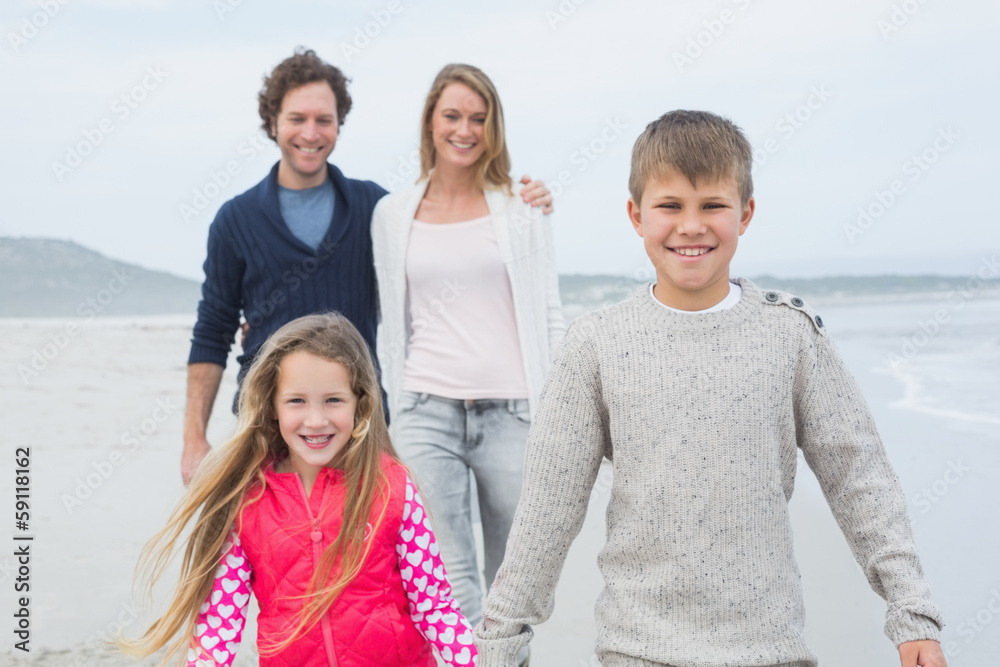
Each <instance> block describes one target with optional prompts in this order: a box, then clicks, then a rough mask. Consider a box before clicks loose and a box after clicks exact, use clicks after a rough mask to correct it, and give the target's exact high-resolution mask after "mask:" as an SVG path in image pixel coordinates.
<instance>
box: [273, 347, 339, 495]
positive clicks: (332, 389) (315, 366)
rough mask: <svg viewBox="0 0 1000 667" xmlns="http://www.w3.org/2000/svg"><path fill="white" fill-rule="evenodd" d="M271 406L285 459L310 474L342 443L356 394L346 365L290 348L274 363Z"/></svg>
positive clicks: (335, 453) (304, 472)
mask: <svg viewBox="0 0 1000 667" xmlns="http://www.w3.org/2000/svg"><path fill="white" fill-rule="evenodd" d="M278 369H279V370H278V386H277V389H276V391H275V394H274V411H275V414H276V415H277V419H278V429H279V430H280V431H281V437H282V439H283V440H284V441H285V444H286V445H288V464H289V465H290V466H291V468H292V469H293V470H294V471H295V472H297V473H299V475H300V476H302V477H303V478H305V477H311V478H313V479H314V478H315V476H316V473H318V472H319V468H321V467H324V466H329V465H330V463H331V462H332V461H333V459H334V457H335V456H336V455H337V454H338V453H339V452H340V451H341V450H342V449H343V448H344V447H345V446H346V445H347V443H348V441H349V440H350V439H351V432H352V431H353V430H354V410H355V409H356V408H357V405H358V399H357V396H355V395H354V392H353V391H352V390H351V378H350V376H349V375H348V373H347V369H346V368H344V366H342V365H341V364H339V363H337V362H335V361H328V360H326V359H323V358H321V357H317V356H316V355H313V354H310V353H308V352H302V351H298V352H292V353H291V354H288V355H286V356H285V358H284V359H282V360H281V364H280V365H279V366H278Z"/></svg>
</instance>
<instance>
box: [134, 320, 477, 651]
mask: <svg viewBox="0 0 1000 667" xmlns="http://www.w3.org/2000/svg"><path fill="white" fill-rule="evenodd" d="M196 515H197V518H196ZM189 524H193V528H192V530H191V534H190V536H189V537H188V538H187V539H186V545H185V549H184V559H183V563H182V568H181V580H180V586H179V587H178V589H177V591H176V592H175V594H174V597H173V601H172V602H171V604H170V607H169V608H168V609H167V611H166V613H165V614H164V615H163V616H162V617H161V618H159V619H158V620H157V621H156V622H154V623H153V625H152V626H151V627H150V628H149V630H147V631H146V633H145V634H144V635H143V636H142V637H140V638H139V639H137V640H135V641H124V640H121V641H120V642H119V645H120V646H121V647H122V648H123V650H125V651H126V652H127V653H130V654H132V655H136V656H146V655H149V654H151V653H153V652H155V651H157V650H158V649H160V648H161V647H164V646H166V647H167V655H166V657H165V658H164V662H166V661H167V660H169V659H170V657H171V656H173V655H176V654H177V653H178V652H180V651H182V650H183V649H185V648H187V649H188V652H187V661H188V665H189V666H195V665H225V666H228V665H230V664H231V663H232V661H233V658H234V657H235V653H236V650H237V648H238V646H239V642H240V637H241V632H242V630H243V625H244V620H245V618H246V608H247V603H248V601H249V598H250V591H251V589H252V590H253V592H254V594H255V595H256V596H257V601H258V603H259V606H260V615H259V617H258V619H257V625H258V648H259V650H260V655H261V659H260V664H261V665H262V666H267V665H282V666H284V665H288V666H293V665H294V666H296V667H301V666H312V665H316V666H319V665H324V666H326V665H339V666H341V667H349V666H354V665H357V666H363V667H376V666H377V667H385V666H386V665H400V666H402V665H406V666H407V667H409V666H411V665H419V666H421V667H424V666H426V667H432V666H433V665H434V664H435V661H434V657H433V654H432V651H431V645H433V646H435V647H436V648H437V649H438V651H439V653H440V655H441V657H442V658H443V659H444V661H445V662H446V663H447V664H448V665H472V664H475V662H476V650H475V647H474V646H473V645H472V632H471V627H470V625H469V623H468V621H466V619H465V617H464V616H462V614H461V612H460V611H459V608H458V605H457V604H456V603H455V601H454V600H453V599H452V598H451V596H450V587H449V584H448V581H447V579H446V578H445V572H444V567H443V565H442V563H441V560H440V557H439V555H438V547H437V543H436V540H435V537H434V533H433V532H432V531H431V527H430V523H429V521H428V519H427V517H426V512H425V510H424V507H423V506H422V503H421V498H420V494H419V493H417V491H416V488H415V486H414V484H413V482H412V480H410V478H409V477H408V476H407V471H406V468H405V467H403V465H402V464H401V463H400V461H399V459H398V458H397V457H396V454H395V452H394V450H393V447H392V444H391V443H390V440H389V436H388V432H387V428H386V425H385V418H384V415H383V410H382V399H381V391H380V389H379V384H378V379H377V377H376V375H375V370H374V367H373V365H372V360H371V356H370V354H369V351H368V346H367V345H366V344H365V342H364V340H363V339H362V337H361V334H359V333H358V331H357V329H355V328H354V326H352V325H351V324H350V322H348V321H347V319H346V318H344V317H343V316H341V315H339V314H331V315H310V316H307V317H302V318H299V319H297V320H295V321H293V322H290V323H289V324H286V325H285V326H284V327H282V328H281V329H279V330H278V331H276V332H275V333H274V335H273V336H271V338H270V339H269V340H268V341H267V342H266V343H265V345H264V347H263V348H262V350H261V353H260V354H259V356H258V358H257V359H256V360H255V361H254V364H253V366H252V367H251V369H250V372H249V373H248V375H247V377H246V380H245V382H244V385H243V391H242V392H241V394H240V410H239V425H238V427H237V433H236V435H235V436H234V437H233V439H232V440H230V441H229V442H228V443H227V444H226V445H225V446H223V447H220V448H219V449H218V451H215V452H213V453H212V454H211V455H210V456H209V457H208V458H206V459H205V462H204V463H203V464H202V467H201V468H199V470H198V473H197V475H196V477H195V479H194V480H193V482H192V485H191V488H190V490H189V491H188V493H187V495H186V496H185V498H184V500H183V501H182V502H181V504H180V506H179V507H178V509H177V510H176V511H175V512H174V514H173V515H172V517H171V518H170V521H169V522H168V524H167V527H166V528H165V529H164V530H162V531H161V532H160V533H159V534H158V535H157V536H156V537H154V538H153V540H152V541H151V542H150V544H149V545H147V547H146V549H145V550H144V552H143V555H142V557H141V559H140V563H139V570H140V572H144V573H145V574H146V577H145V578H146V579H147V580H148V581H149V587H150V591H151V589H152V586H153V584H154V583H155V582H156V580H157V579H158V578H159V577H160V576H161V575H162V574H163V571H164V568H165V567H166V565H167V563H168V561H169V559H170V556H171V554H172V553H173V550H174V547H175V546H176V545H177V543H178V542H179V541H180V540H181V533H182V531H184V529H185V528H186V527H187V526H188V525H189Z"/></svg>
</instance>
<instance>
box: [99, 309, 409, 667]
mask: <svg viewBox="0 0 1000 667" xmlns="http://www.w3.org/2000/svg"><path fill="white" fill-rule="evenodd" d="M299 351H303V352H308V353H309V354H313V355H316V356H317V357H320V358H322V359H326V360H328V361H335V362H337V363H339V364H341V365H342V366H343V367H344V368H345V369H346V370H347V372H348V375H349V376H350V381H351V387H352V389H353V391H354V394H355V396H357V399H358V403H357V407H356V409H355V413H354V430H353V433H352V436H351V440H350V441H349V442H348V444H347V446H345V447H344V449H343V450H341V452H340V453H339V454H338V455H337V456H336V458H335V459H334V460H333V461H332V462H331V465H333V466H335V467H337V468H342V469H343V470H344V477H345V480H346V484H347V487H348V488H349V489H357V493H348V494H347V497H346V504H345V507H344V521H343V525H342V527H341V530H340V534H339V535H338V536H337V538H336V540H334V541H333V543H332V544H330V545H329V546H328V547H327V548H326V549H325V550H324V552H323V556H322V558H321V560H320V563H319V565H318V567H317V568H316V571H315V572H314V573H313V577H312V580H311V581H310V582H309V585H308V587H307V589H306V593H305V595H304V596H302V597H303V599H304V603H303V609H302V612H301V614H300V615H299V617H298V619H297V622H296V624H295V627H294V629H293V630H292V632H291V633H290V634H289V635H288V636H287V637H284V638H283V639H280V640H278V639H275V638H263V642H261V640H260V639H259V640H258V648H259V650H260V652H261V654H262V655H274V654H276V653H279V652H280V651H282V650H283V649H284V648H286V647H287V646H288V645H289V644H291V643H292V642H293V641H295V640H296V639H298V638H299V637H301V636H302V635H303V634H305V633H306V632H307V631H308V630H309V629H310V628H312V626H313V625H315V624H316V623H317V622H318V621H319V620H320V619H321V618H322V617H323V615H324V614H325V613H326V612H327V610H328V609H329V608H330V606H331V605H332V604H333V602H334V601H335V600H336V599H337V597H338V596H339V595H340V593H341V592H342V591H343V590H344V588H345V587H346V586H347V585H348V584H349V583H350V582H351V581H352V580H353V579H354V578H355V577H356V576H357V575H358V573H359V572H360V571H361V567H362V565H363V563H364V561H365V559H366V558H367V556H368V553H369V551H370V549H371V545H372V543H373V542H374V540H367V541H365V540H364V535H365V528H366V523H367V522H368V521H369V520H370V517H371V514H372V511H373V508H374V507H375V506H376V503H375V499H376V496H377V495H381V496H382V497H383V498H385V496H386V495H387V494H388V484H387V480H386V477H385V473H384V471H383V469H382V465H381V457H382V455H383V454H387V455H388V456H390V457H391V458H392V459H393V460H395V461H396V462H397V463H398V462H399V457H398V456H397V455H396V452H395V450H394V449H393V447H392V443H391V441H390V440H389V431H388V428H387V427H386V423H385V413H384V411H383V409H382V390H381V388H380V386H379V382H378V377H377V375H376V373H375V367H374V364H373V363H372V357H371V352H370V350H369V349H368V345H367V344H366V343H365V340H364V338H362V337H361V334H360V333H359V332H358V330H357V329H355V328H354V326H353V325H352V324H351V323H350V322H349V321H348V320H347V318H345V317H344V316H342V315H340V314H337V313H331V314H323V315H309V316H306V317H301V318H299V319H297V320H294V321H292V322H290V323H288V324H286V325H285V326H283V327H281V328H280V329H278V330H277V331H276V332H274V334H272V335H271V337H270V338H269V339H268V340H267V342H266V343H265V344H264V346H263V347H262V348H261V351H260V353H259V354H258V355H257V358H256V360H255V361H254V362H253V365H252V366H251V368H250V371H249V373H248V374H247V376H246V379H245V381H244V383H243V388H242V391H241V393H240V399H239V421H238V425H237V428H236V434H235V435H234V436H233V437H232V438H231V439H230V440H229V441H228V442H227V443H225V444H224V445H222V446H220V447H218V448H216V449H215V450H213V451H212V452H211V453H210V454H209V455H208V456H207V457H206V458H205V460H204V461H202V463H201V465H200V466H199V468H198V472H197V473H196V474H195V477H194V479H193V480H192V481H191V486H190V488H189V489H188V491H187V493H186V494H185V495H184V497H183V499H182V500H181V502H180V504H179V505H178V506H177V508H176V509H175V510H174V512H173V514H172V515H171V516H170V519H169V520H168V521H167V525H166V527H165V528H164V529H163V530H161V531H160V532H159V533H157V534H156V535H155V536H154V537H153V538H152V539H151V540H150V541H149V543H148V544H147V545H146V546H145V548H144V549H143V551H142V554H141V556H140V558H139V563H138V565H137V567H136V585H137V588H138V589H139V593H140V595H141V596H142V597H143V598H144V599H145V600H148V599H150V598H151V597H152V589H153V586H154V585H155V584H156V582H157V581H158V580H159V579H160V577H161V576H162V575H163V573H164V571H165V570H166V568H167V566H168V565H169V563H170V562H171V560H172V558H173V556H174V554H175V550H176V549H177V547H178V546H183V560H182V564H181V574H180V582H179V584H178V586H177V588H176V590H175V592H174V595H173V599H172V601H171V602H170V606H169V607H168V608H167V611H166V612H164V614H163V615H162V616H161V617H160V618H158V619H157V620H156V621H154V622H153V624H152V625H151V626H150V627H149V629H147V630H146V632H145V633H144V634H143V635H142V636H141V637H139V638H138V639H134V640H127V639H124V638H123V637H118V639H117V640H116V644H117V645H118V648H119V649H120V650H121V651H122V652H124V653H126V654H128V655H132V656H136V657H145V656H148V655H150V654H152V653H155V652H156V651H158V650H160V649H161V648H163V647H166V648H167V650H166V654H165V655H164V658H163V661H162V663H161V664H164V665H165V664H167V662H168V661H169V660H170V659H171V658H172V657H174V656H176V655H177V654H179V653H181V652H182V651H184V649H187V648H189V647H194V644H193V643H192V638H193V637H194V626H195V622H196V620H197V618H198V614H199V607H200V606H201V605H202V604H203V603H204V601H205V599H206V598H207V597H208V595H209V594H210V593H211V591H212V587H213V585H214V581H215V571H216V569H217V568H218V566H219V559H220V558H221V557H222V546H223V543H224V542H225V541H226V538H227V537H228V536H229V534H230V532H231V531H232V530H233V528H234V526H235V525H236V523H237V521H238V518H239V514H240V512H241V510H242V509H243V508H244V507H246V506H247V505H249V504H251V503H253V502H256V501H257V500H259V499H260V498H261V496H262V495H263V493H264V489H265V487H266V485H267V483H266V480H265V478H264V468H265V466H266V465H267V463H268V462H270V461H272V460H279V459H281V458H283V457H285V456H287V454H288V446H287V445H286V444H285V442H284V441H283V440H282V438H281V433H280V431H279V430H278V422H277V420H276V419H275V410H274V394H275V391H276V387H277V380H278V372H279V370H280V366H281V361H282V360H283V359H284V358H285V357H286V356H287V355H289V354H291V353H293V352H299ZM381 505H382V512H381V514H380V515H379V516H378V518H377V520H374V521H372V531H373V532H374V531H376V530H378V526H379V525H380V524H381V522H382V520H383V519H384V510H385V505H386V504H385V502H382V504H381ZM192 523H193V527H192V528H191V532H190V535H189V536H188V537H187V538H186V539H183V538H182V534H183V533H184V531H185V530H186V528H187V527H188V525H189V524H192ZM337 563H340V565H341V568H340V574H339V575H338V576H336V577H334V578H333V579H331V576H330V575H331V572H332V571H333V567H334V565H335V564H337Z"/></svg>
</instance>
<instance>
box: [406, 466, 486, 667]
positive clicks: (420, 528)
mask: <svg viewBox="0 0 1000 667" xmlns="http://www.w3.org/2000/svg"><path fill="white" fill-rule="evenodd" d="M396 554H397V555H398V556H399V570H400V573H401V574H402V575H403V590H405V591H406V597H407V600H408V602H409V606H410V618H412V619H413V624H414V625H416V626H417V630H419V631H420V633H421V634H422V635H423V636H424V637H426V638H427V641H429V642H431V644H432V645H433V646H434V647H435V648H437V650H438V653H439V654H440V655H441V657H442V658H443V659H444V660H445V662H446V663H447V664H448V665H451V666H452V667H454V666H462V667H464V666H465V665H475V664H476V647H475V646H474V645H473V643H472V626H471V625H469V621H467V620H466V618H465V616H463V615H462V612H461V610H460V609H459V608H458V603H457V602H456V601H455V600H454V598H452V597H451V586H450V585H449V584H448V578H447V576H446V574H445V571H444V564H443V563H442V562H441V555H440V553H439V549H438V545H437V541H436V540H435V539H434V531H433V530H432V529H431V522H430V519H429V518H428V517H427V512H426V510H425V509H424V505H423V501H422V500H421V499H420V494H419V493H418V492H417V490H416V487H415V486H414V484H413V481H412V480H411V479H410V478H409V477H407V478H406V504H405V505H404V506H403V521H402V522H401V523H400V526H399V536H398V537H397V538H396Z"/></svg>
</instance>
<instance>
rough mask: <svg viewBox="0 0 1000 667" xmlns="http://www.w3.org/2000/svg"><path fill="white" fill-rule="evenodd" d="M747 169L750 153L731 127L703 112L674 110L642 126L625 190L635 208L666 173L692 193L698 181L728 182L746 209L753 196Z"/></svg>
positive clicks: (735, 129) (748, 169)
mask: <svg viewBox="0 0 1000 667" xmlns="http://www.w3.org/2000/svg"><path fill="white" fill-rule="evenodd" d="M752 167H753V149H751V147H750V142H749V141H747V138H746V137H745V136H744V135H743V130H741V129H740V128H739V127H737V126H736V124H735V123H733V122H732V121H730V120H727V119H725V118H722V117H721V116H717V115H715V114H714V113H710V112H708V111H685V110H682V109H678V110H676V111H670V112H668V113H665V114H663V115H662V116H660V117H659V118H657V119H656V120H654V121H653V122H652V123H650V124H649V125H647V126H646V129H645V131H644V132H643V133H642V134H641V135H639V138H638V139H636V140H635V145H634V146H633V147H632V172H631V174H629V179H628V189H629V193H630V194H631V195H632V200H633V201H635V203H636V204H638V203H640V202H641V200H642V193H643V190H645V188H646V184H647V183H649V180H650V179H651V178H657V177H662V176H666V175H667V173H668V172H670V171H676V172H678V173H680V174H683V175H684V176H686V177H687V179H688V180H689V181H691V185H693V186H695V187H697V186H698V179H702V180H706V181H715V180H718V179H720V178H731V179H733V181H735V182H736V188H737V190H738V191H739V193H740V204H741V206H746V205H747V202H748V201H750V197H752V196H753V176H752V175H751V169H752Z"/></svg>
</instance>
